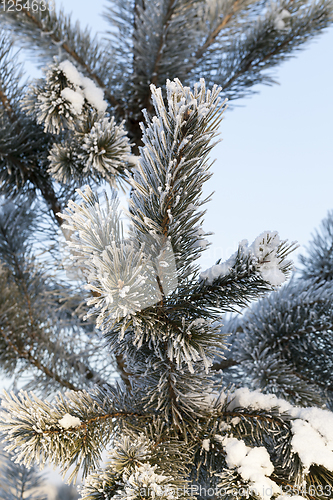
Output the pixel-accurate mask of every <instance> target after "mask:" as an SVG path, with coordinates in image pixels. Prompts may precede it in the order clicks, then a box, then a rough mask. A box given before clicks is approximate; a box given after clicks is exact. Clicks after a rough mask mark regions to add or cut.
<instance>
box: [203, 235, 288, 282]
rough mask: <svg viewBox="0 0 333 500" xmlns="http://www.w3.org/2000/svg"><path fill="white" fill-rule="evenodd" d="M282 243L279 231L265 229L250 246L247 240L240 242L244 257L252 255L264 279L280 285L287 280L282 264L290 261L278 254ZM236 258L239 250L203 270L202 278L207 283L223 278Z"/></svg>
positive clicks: (257, 270) (258, 271) (252, 260)
mask: <svg viewBox="0 0 333 500" xmlns="http://www.w3.org/2000/svg"><path fill="white" fill-rule="evenodd" d="M280 244H281V242H280V238H279V235H278V233H277V231H264V232H263V233H261V234H260V235H259V236H258V237H257V238H256V239H255V240H254V242H253V243H252V245H250V246H248V242H247V240H243V241H241V242H240V243H239V249H240V250H241V251H242V253H243V254H244V257H248V256H250V257H252V259H250V263H252V264H254V265H255V266H256V271H255V272H257V273H259V274H260V275H261V277H262V279H263V280H265V281H268V283H270V284H271V285H272V286H280V285H282V283H284V282H285V281H286V276H285V274H284V273H283V271H282V270H281V264H282V262H283V266H285V265H286V264H288V262H287V261H284V259H282V258H281V257H279V255H278V251H279V247H280ZM236 258H237V252H236V253H234V255H232V256H231V257H230V258H229V259H228V260H227V261H226V262H224V263H222V264H215V265H214V266H212V267H210V268H209V269H206V271H203V272H202V273H201V274H200V278H201V279H202V280H204V281H205V282H206V284H207V285H212V284H213V281H214V280H216V279H217V278H222V277H223V276H226V275H227V274H228V273H229V272H230V269H231V268H232V267H233V266H234V265H235V262H236Z"/></svg>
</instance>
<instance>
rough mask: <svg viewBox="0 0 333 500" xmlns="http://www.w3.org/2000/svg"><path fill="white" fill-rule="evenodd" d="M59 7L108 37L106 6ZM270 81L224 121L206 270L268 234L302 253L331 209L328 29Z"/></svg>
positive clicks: (332, 102) (77, 1)
mask: <svg viewBox="0 0 333 500" xmlns="http://www.w3.org/2000/svg"><path fill="white" fill-rule="evenodd" d="M64 4H65V6H66V7H65V11H66V12H72V13H73V18H75V19H79V20H80V22H82V24H83V25H87V24H88V25H89V26H91V28H92V30H93V31H94V32H100V33H101V32H103V31H105V29H107V23H106V22H105V21H104V20H103V19H102V18H101V16H100V14H101V13H102V11H103V8H104V6H105V5H106V2H105V1H103V0H95V1H94V2H93V3H92V2H87V1H82V0H66V2H65V3H64ZM275 75H276V78H277V80H278V81H279V83H280V85H274V86H272V87H266V86H263V85H260V86H257V87H256V89H257V90H258V92H259V93H258V94H257V95H254V96H252V97H250V98H247V99H243V100H241V101H235V103H234V104H235V105H237V107H236V108H235V109H233V110H232V111H231V110H229V111H228V110H227V112H226V113H225V119H224V121H223V123H222V127H221V137H222V139H223V141H222V143H221V144H219V145H218V146H217V147H216V148H215V150H213V153H212V156H213V157H216V162H215V164H214V166H213V171H214V176H213V178H212V179H211V181H210V182H209V183H208V185H207V188H206V193H207V194H208V192H210V191H212V190H215V195H214V197H213V201H212V202H211V203H210V204H209V205H208V206H207V215H206V222H205V225H204V229H205V230H207V231H213V232H214V233H215V235H214V236H211V237H210V238H209V239H210V241H211V242H212V243H213V244H212V246H211V247H210V249H208V250H207V252H206V255H205V257H203V258H202V265H203V267H206V266H210V265H212V264H213V263H214V262H215V260H217V259H218V258H220V257H222V258H223V259H225V258H228V256H229V255H230V254H231V253H232V252H234V251H235V249H236V247H237V243H238V242H239V241H240V240H242V239H244V238H246V239H248V240H249V241H250V243H251V242H252V240H253V239H254V238H255V237H256V236H257V235H258V234H260V233H261V232H262V231H264V230H267V229H269V230H277V231H279V233H280V235H281V237H282V238H288V239H290V240H297V241H298V242H299V244H300V245H304V244H306V243H307V241H308V240H309V238H310V235H311V232H312V231H313V230H314V228H315V227H317V226H318V224H319V223H320V221H321V219H322V218H323V217H325V215H326V213H327V211H328V210H330V209H333V193H332V190H333V168H332V167H333V160H332V149H333V139H332V133H333V95H332V82H333V28H330V29H329V30H327V31H326V32H325V33H324V34H322V35H320V36H319V37H318V38H317V39H316V40H314V41H312V42H311V43H310V44H308V45H307V47H306V48H305V49H304V50H302V51H299V52H298V54H297V56H296V57H295V58H292V59H290V60H289V61H287V62H285V63H284V64H282V65H281V66H279V67H278V68H277V69H276V70H275ZM199 77H200V75H198V79H199Z"/></svg>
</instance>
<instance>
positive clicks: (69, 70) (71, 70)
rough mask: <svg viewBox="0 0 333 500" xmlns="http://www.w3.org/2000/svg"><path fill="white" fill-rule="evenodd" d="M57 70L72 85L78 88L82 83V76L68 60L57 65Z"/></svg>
mask: <svg viewBox="0 0 333 500" xmlns="http://www.w3.org/2000/svg"><path fill="white" fill-rule="evenodd" d="M59 68H60V69H61V71H62V72H63V73H64V75H65V76H66V78H67V80H69V81H70V82H71V83H73V85H75V86H77V87H80V85H81V82H82V74H81V73H80V72H79V71H78V70H77V69H76V67H75V66H74V64H72V63H71V62H70V61H69V60H68V59H67V60H66V61H62V62H61V63H60V64H59Z"/></svg>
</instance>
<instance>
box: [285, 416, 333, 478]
mask: <svg viewBox="0 0 333 500" xmlns="http://www.w3.org/2000/svg"><path fill="white" fill-rule="evenodd" d="M291 428H292V432H293V434H294V435H293V438H292V440H291V446H292V450H293V451H294V452H295V453H297V454H298V456H299V457H300V459H301V462H302V464H303V466H304V467H305V469H306V471H308V470H309V468H310V466H311V465H312V464H317V465H322V466H324V467H326V469H328V470H333V442H332V441H331V442H327V441H326V440H325V438H324V437H323V436H322V435H321V434H320V433H319V432H318V431H317V430H316V429H314V428H313V426H312V425H311V424H310V423H309V422H307V421H304V420H301V419H297V420H295V421H293V422H291Z"/></svg>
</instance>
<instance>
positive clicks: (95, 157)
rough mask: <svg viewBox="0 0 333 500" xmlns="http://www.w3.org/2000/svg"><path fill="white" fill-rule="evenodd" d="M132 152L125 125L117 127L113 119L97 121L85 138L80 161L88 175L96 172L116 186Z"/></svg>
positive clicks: (84, 172)
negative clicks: (93, 171) (92, 171)
mask: <svg viewBox="0 0 333 500" xmlns="http://www.w3.org/2000/svg"><path fill="white" fill-rule="evenodd" d="M130 152H131V148H130V144H129V138H128V137H127V135H126V132H125V129H124V126H123V124H120V125H116V123H115V119H114V118H113V117H112V118H111V119H109V118H102V119H100V120H98V121H96V122H95V123H94V125H93V127H92V129H91V130H90V132H89V133H87V134H86V135H85V136H84V138H83V143H82V153H81V155H80V159H81V161H82V163H83V164H85V165H86V166H85V168H84V170H83V174H86V175H88V174H89V172H90V171H91V170H95V171H96V172H97V173H98V174H100V175H101V177H104V178H106V179H107V180H109V181H111V183H112V184H113V185H115V184H116V181H117V180H118V176H119V175H120V174H121V173H122V172H123V173H124V170H125V167H126V165H127V161H128V158H129V154H130Z"/></svg>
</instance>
